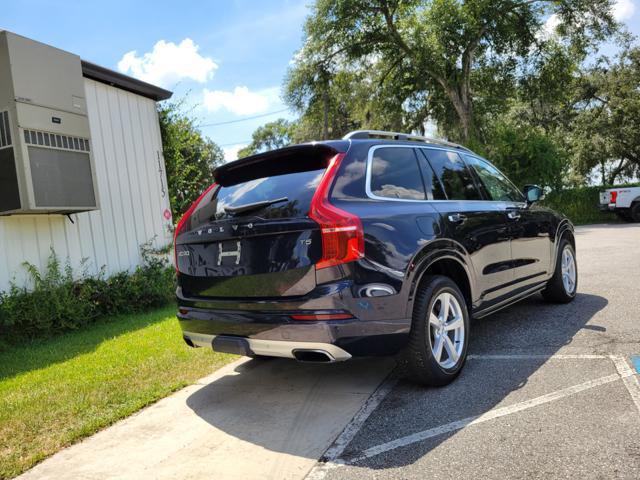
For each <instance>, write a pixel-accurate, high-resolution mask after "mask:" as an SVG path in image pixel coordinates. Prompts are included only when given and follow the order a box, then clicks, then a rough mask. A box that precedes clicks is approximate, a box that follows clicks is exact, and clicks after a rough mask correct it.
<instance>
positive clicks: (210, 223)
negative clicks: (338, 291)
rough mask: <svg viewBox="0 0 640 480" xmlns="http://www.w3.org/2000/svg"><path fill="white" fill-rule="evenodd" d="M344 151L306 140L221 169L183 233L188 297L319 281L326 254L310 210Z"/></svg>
mask: <svg viewBox="0 0 640 480" xmlns="http://www.w3.org/2000/svg"><path fill="white" fill-rule="evenodd" d="M335 154H336V150H335V149H333V148H332V147H330V146H328V145H325V144H319V145H299V146H295V147H289V148H286V149H282V150H276V151H274V152H268V153H267V154H262V155H257V156H254V157H249V158H247V159H242V160H239V161H236V162H232V163H230V164H227V165H224V166H223V167H220V168H219V169H218V170H216V172H215V178H216V184H214V185H213V186H212V187H210V189H209V190H208V191H207V192H206V193H205V195H204V196H203V197H201V199H200V200H199V202H197V205H196V206H195V209H194V210H193V211H192V212H189V213H190V214H189V215H188V217H187V215H185V217H186V219H185V220H184V222H183V225H182V227H181V228H180V226H179V231H178V232H177V235H176V266H177V269H178V272H179V285H180V287H181V288H182V294H183V295H184V296H185V297H191V298H194V297H200V298H202V297H204V298H207V297H215V298H234V297H244V298H247V297H256V298H260V297H263V298H268V297H282V296H284V297H287V296H298V295H304V294H306V293H308V292H310V291H311V290H313V288H315V286H316V278H315V268H314V264H315V263H316V262H318V261H319V260H320V259H321V258H322V238H321V235H320V230H319V226H318V224H317V223H316V222H314V221H313V220H312V219H310V218H309V216H308V214H309V208H310V205H311V200H312V198H313V196H314V193H315V191H316V188H317V186H318V184H319V183H320V180H321V179H322V176H323V174H324V172H325V170H326V167H327V164H328V163H329V160H330V159H331V157H332V156H334V155H335Z"/></svg>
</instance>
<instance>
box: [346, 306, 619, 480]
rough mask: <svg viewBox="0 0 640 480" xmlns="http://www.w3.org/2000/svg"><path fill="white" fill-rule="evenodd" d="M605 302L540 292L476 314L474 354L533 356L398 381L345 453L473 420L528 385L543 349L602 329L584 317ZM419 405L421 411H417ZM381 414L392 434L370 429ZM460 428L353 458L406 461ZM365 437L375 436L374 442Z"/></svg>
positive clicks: (371, 463)
mask: <svg viewBox="0 0 640 480" xmlns="http://www.w3.org/2000/svg"><path fill="white" fill-rule="evenodd" d="M607 304H608V301H607V300H606V299H605V298H603V297H600V296H597V295H589V294H578V296H577V297H576V299H575V300H574V301H573V302H572V303H570V304H566V305H554V304H548V303H546V302H545V301H544V300H543V299H542V298H541V297H540V296H534V297H531V298H529V299H527V300H525V301H523V302H521V303H519V304H517V305H515V306H513V307H510V308H508V309H505V310H502V311H500V312H497V313H496V314H494V315H492V316H489V317H486V318H484V319H481V320H476V321H474V322H473V323H472V326H471V328H472V335H471V344H470V347H469V353H470V354H471V355H474V356H476V357H480V358H481V357H482V356H483V355H490V354H507V355H508V354H513V355H531V358H527V359H526V360H516V361H509V362H505V361H489V360H468V362H467V365H466V366H465V368H464V370H463V371H462V373H461V375H460V377H459V378H458V379H457V380H456V381H455V382H454V383H452V384H451V385H448V386H446V387H443V388H433V389H424V388H421V387H419V386H416V385H413V384H411V383H409V382H401V383H400V384H399V385H398V386H397V387H396V389H394V391H393V392H392V394H390V395H389V396H388V397H387V398H386V399H385V400H384V401H383V402H382V403H381V404H380V405H379V407H378V409H377V411H376V412H374V414H373V415H372V417H371V419H370V420H371V421H370V422H368V424H367V425H366V426H365V428H363V429H362V430H361V431H360V432H359V433H358V435H357V436H356V438H354V441H353V442H351V444H350V445H349V447H348V448H347V449H346V450H345V452H344V455H343V458H345V459H346V460H347V461H348V460H349V459H350V458H355V457H357V456H358V455H359V454H360V452H362V451H363V450H365V449H367V448H370V447H371V446H374V445H379V444H382V443H385V442H388V441H391V440H395V439H397V438H399V437H404V436H406V435H411V434H413V433H416V432H422V431H425V430H428V429H430V428H434V427H438V426H441V425H445V424H448V423H450V422H456V421H460V420H463V419H469V421H471V419H473V418H475V417H477V416H479V415H482V414H484V413H486V412H488V411H490V410H491V409H493V408H495V407H496V406H497V405H498V404H500V403H501V402H502V401H503V400H504V399H505V398H506V397H507V396H509V395H510V394H512V393H513V392H515V391H517V390H520V389H522V388H523V387H525V386H526V385H527V383H528V380H529V378H530V377H531V376H532V375H533V374H535V372H536V371H537V370H538V369H540V368H541V367H542V366H543V365H545V364H546V363H547V362H548V361H549V359H548V358H547V356H551V355H554V354H555V353H557V352H558V350H560V349H561V348H563V347H568V348H569V349H570V347H571V344H572V342H573V341H574V338H575V336H576V335H577V334H578V333H579V332H581V331H582V330H585V331H588V332H589V334H593V332H594V331H595V332H597V333H600V332H601V331H602V330H601V329H602V328H603V327H598V326H596V325H593V326H592V325H587V324H588V322H589V321H590V320H591V319H592V318H593V317H594V315H595V314H596V313H598V312H599V311H600V310H602V309H603V308H605V307H606V306H607ZM594 327H595V328H594ZM605 330H606V329H605ZM597 333H596V334H597ZM568 351H570V350H568ZM538 356H539V357H538ZM564 386H568V385H564ZM409 406H411V408H408V407H409ZM421 406H423V408H421ZM383 412H384V413H383ZM416 412H419V415H418V417H417V418H416V416H415V415H416ZM381 415H384V420H383V423H384V424H385V425H397V426H398V429H397V431H395V432H393V434H392V435H380V433H379V432H374V431H372V430H373V428H375V427H374V426H376V425H378V426H379V425H380V423H381V422H380V418H379V417H380V416H381ZM461 430H462V429H459V430H454V431H451V432H448V433H443V434H440V435H437V436H434V437H432V438H429V439H427V440H425V441H422V442H419V443H414V444H411V445H410V446H408V447H405V448H403V449H402V452H401V454H398V451H390V452H387V453H386V454H384V455H380V456H379V457H372V458H369V459H367V460H364V461H363V462H358V461H356V462H355V463H354V465H360V466H363V467H366V468H371V469H387V468H396V467H402V466H406V465H410V464H413V463H414V462H415V461H417V460H418V459H420V458H422V457H423V456H424V455H426V454H427V453H429V452H430V451H431V450H433V449H435V448H436V447H438V446H439V445H440V444H442V443H443V442H445V441H446V440H447V439H449V438H451V437H453V436H455V435H456V434H457V433H459V432H460V431H461ZM370 438H375V440H374V441H373V442H371V441H370V440H368V439H370Z"/></svg>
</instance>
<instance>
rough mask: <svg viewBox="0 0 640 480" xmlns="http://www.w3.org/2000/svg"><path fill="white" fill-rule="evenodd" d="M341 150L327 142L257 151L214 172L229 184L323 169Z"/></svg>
mask: <svg viewBox="0 0 640 480" xmlns="http://www.w3.org/2000/svg"><path fill="white" fill-rule="evenodd" d="M336 153H339V150H338V149H336V148H335V146H332V145H328V144H326V143H303V144H300V145H293V146H291V147H285V148H280V149H278V150H271V151H269V152H264V153H258V154H257V155H251V156H250V157H246V158H241V159H240V160H235V161H233V162H229V163H225V164H224V165H221V166H219V167H218V168H216V169H215V170H214V172H213V176H214V178H215V181H216V183H218V184H220V185H222V186H223V187H229V186H231V185H236V184H238V183H242V182H247V181H249V180H255V179H258V178H264V177H267V176H277V175H284V174H286V173H296V172H306V171H309V170H315V169H320V168H324V167H326V166H327V162H328V161H329V159H330V158H331V157H333V156H334V155H335V154H336Z"/></svg>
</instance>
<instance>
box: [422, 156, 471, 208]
mask: <svg viewBox="0 0 640 480" xmlns="http://www.w3.org/2000/svg"><path fill="white" fill-rule="evenodd" d="M420 151H421V152H422V154H423V155H424V156H425V158H426V160H428V163H429V164H430V165H431V168H432V170H433V172H434V175H435V177H436V178H434V179H433V182H432V184H433V187H434V188H433V199H434V200H446V199H449V200H481V199H482V195H481V194H480V191H479V190H478V189H477V187H476V184H475V183H474V181H473V176H472V175H471V172H470V171H469V169H468V168H467V166H466V165H465V163H464V162H463V161H462V159H461V158H460V156H459V155H458V154H457V153H454V152H449V151H446V150H432V149H425V148H421V149H420ZM438 186H439V188H436V187H438ZM443 189H444V191H443Z"/></svg>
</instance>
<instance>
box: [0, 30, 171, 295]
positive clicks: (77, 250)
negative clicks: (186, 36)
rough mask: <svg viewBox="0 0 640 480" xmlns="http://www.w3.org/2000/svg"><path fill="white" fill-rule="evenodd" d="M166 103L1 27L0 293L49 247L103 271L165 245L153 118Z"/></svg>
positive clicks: (148, 88)
mask: <svg viewBox="0 0 640 480" xmlns="http://www.w3.org/2000/svg"><path fill="white" fill-rule="evenodd" d="M7 72H10V74H8V73H7ZM5 73H7V74H6V75H5ZM170 96H171V92H168V91H166V90H163V89H161V88H158V87H155V86H153V85H149V84H147V83H144V82H141V81H138V80H136V79H133V78H131V77H127V76H125V75H122V74H120V73H117V72H114V71H111V70H108V69H105V68H102V67H99V66H97V65H94V64H91V63H88V62H85V61H82V60H80V58H79V57H77V56H75V55H72V54H69V53H67V52H63V51H61V50H58V49H55V48H52V47H49V46H46V45H43V44H40V43H38V42H34V41H32V40H29V39H26V38H24V37H20V36H18V35H15V34H12V33H9V32H2V31H0V215H1V216H0V291H2V290H6V289H8V287H9V284H10V281H11V280H15V282H16V283H17V284H18V285H25V284H26V283H25V282H26V281H27V276H26V271H25V269H24V267H23V262H30V263H32V264H34V265H36V266H38V267H40V268H41V269H42V268H43V267H44V266H45V265H46V262H47V259H48V257H49V255H50V253H51V249H53V250H54V251H55V252H56V253H57V255H58V256H59V257H60V259H61V260H62V261H66V260H67V259H68V260H69V261H70V263H71V265H72V267H73V268H74V270H75V271H76V272H80V269H81V266H83V268H84V269H85V270H88V272H87V273H90V274H91V273H93V274H95V273H97V272H98V271H99V270H100V269H101V268H104V269H105V270H106V272H107V274H111V273H115V272H118V271H122V270H131V269H133V268H135V267H136V266H137V265H138V264H139V262H140V254H139V247H140V245H141V244H142V243H144V242H147V241H149V240H151V239H155V240H154V246H155V247H158V248H159V247H162V246H165V245H167V243H168V242H170V241H171V225H172V220H171V213H170V206H169V196H168V192H167V180H166V175H165V167H164V159H163V157H162V142H161V138H160V129H159V124H158V115H157V112H156V102H157V101H159V100H164V99H167V98H169V97H170ZM83 259H86V260H85V261H84V263H83Z"/></svg>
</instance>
